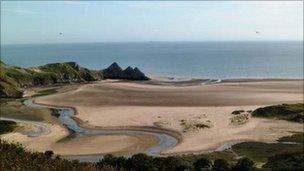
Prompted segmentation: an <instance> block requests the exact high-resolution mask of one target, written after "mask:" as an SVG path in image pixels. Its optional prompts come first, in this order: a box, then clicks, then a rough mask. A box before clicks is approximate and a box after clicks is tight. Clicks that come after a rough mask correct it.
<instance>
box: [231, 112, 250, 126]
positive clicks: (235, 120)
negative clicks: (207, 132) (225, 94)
mask: <svg viewBox="0 0 304 171" xmlns="http://www.w3.org/2000/svg"><path fill="white" fill-rule="evenodd" d="M249 119H250V114H249V113H243V112H241V113H239V114H234V116H233V117H232V118H230V124H231V125H242V124H245V123H247V122H248V121H249Z"/></svg>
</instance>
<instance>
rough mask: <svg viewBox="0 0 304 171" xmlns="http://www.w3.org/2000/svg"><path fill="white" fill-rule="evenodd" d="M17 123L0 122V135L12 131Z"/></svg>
mask: <svg viewBox="0 0 304 171" xmlns="http://www.w3.org/2000/svg"><path fill="white" fill-rule="evenodd" d="M16 127H17V123H16V122H14V121H7V120H0V135H1V134H5V133H9V132H12V131H14V129H15V128H16Z"/></svg>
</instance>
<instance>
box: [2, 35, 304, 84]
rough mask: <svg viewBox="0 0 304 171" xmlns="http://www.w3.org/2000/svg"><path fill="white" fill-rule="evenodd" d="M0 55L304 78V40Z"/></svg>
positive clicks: (73, 46) (87, 46) (34, 47)
mask: <svg viewBox="0 0 304 171" xmlns="http://www.w3.org/2000/svg"><path fill="white" fill-rule="evenodd" d="M1 60H2V61H3V62H5V63H7V64H9V65H14V66H19V67H34V66H39V65H44V64H47V63H56V62H67V61H75V62H77V63H79V64H80V65H81V66H83V67H87V68H90V69H96V70H100V69H104V68H106V67H107V66H109V65H110V64H111V63H113V62H117V63H118V64H119V65H120V66H121V67H122V68H126V67H127V66H132V67H138V68H139V69H140V70H141V71H143V72H144V73H146V74H147V75H154V76H171V77H179V78H202V79H229V78H300V79H303V41H263V42H262V41H261V42H109V43H70V44H68V43H65V44H26V45H25V44H23V45H1Z"/></svg>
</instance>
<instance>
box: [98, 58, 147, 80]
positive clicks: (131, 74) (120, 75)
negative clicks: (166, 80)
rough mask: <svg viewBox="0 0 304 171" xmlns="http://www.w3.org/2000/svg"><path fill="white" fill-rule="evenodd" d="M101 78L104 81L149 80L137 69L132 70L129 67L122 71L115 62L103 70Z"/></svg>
mask: <svg viewBox="0 0 304 171" xmlns="http://www.w3.org/2000/svg"><path fill="white" fill-rule="evenodd" d="M103 76H104V78H106V79H124V80H149V78H148V77H147V76H146V75H145V74H144V73H142V72H141V71H140V70H139V69H138V68H137V67H135V68H132V67H130V66H129V67H127V68H126V69H124V70H122V69H121V67H120V66H119V65H118V64H117V63H116V62H114V63H113V64H111V65H110V66H109V67H108V68H106V69H104V70H103Z"/></svg>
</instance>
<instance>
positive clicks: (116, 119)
mask: <svg viewBox="0 0 304 171" xmlns="http://www.w3.org/2000/svg"><path fill="white" fill-rule="evenodd" d="M261 82H262V83H263V84H262V85H261V84H260V83H261ZM294 83H296V84H295V85H297V86H298V84H300V85H303V80H290V79H289V80H284V79H283V80H282V79H279V80H278V79H276V80H256V79H254V80H253V79H246V80H242V81H238V80H237V79H234V80H233V81H232V82H229V81H228V82H227V81H226V82H225V80H223V82H221V83H217V84H210V85H198V86H192V85H190V86H182V87H178V86H177V87H176V86H167V85H165V86H163V85H153V84H149V83H147V82H146V81H143V82H141V83H140V82H138V81H125V80H103V81H98V82H94V83H90V84H81V85H79V86H78V88H76V89H72V90H69V91H63V92H57V93H55V94H52V95H48V96H40V97H37V98H35V103H37V104H43V105H45V106H49V107H54V106H55V107H68V108H71V109H73V110H74V112H75V115H74V116H73V119H74V120H75V122H77V124H78V125H80V126H82V127H85V128H89V129H95V130H99V129H104V130H121V129H124V130H129V131H142V130H144V131H151V132H155V133H165V134H169V135H170V136H173V137H175V138H176V139H177V140H178V143H177V145H176V146H174V147H172V148H170V149H168V150H165V151H162V152H161V153H160V155H162V156H169V155H183V154H201V153H209V152H211V151H216V149H218V148H219V147H221V146H223V145H225V144H227V143H229V142H235V141H245V140H248V141H258V142H269V140H266V139H265V138H264V139H265V140H262V139H260V137H259V134H261V133H263V132H264V131H263V130H265V131H266V128H267V127H268V126H264V124H266V125H269V126H270V127H273V126H278V125H281V126H279V127H281V129H283V128H284V129H283V130H285V129H286V128H288V127H289V125H296V124H293V123H289V122H287V121H277V120H265V119H257V118H253V119H251V121H250V122H249V124H245V125H241V126H237V127H235V128H234V127H231V126H225V127H223V128H222V126H221V122H222V121H220V120H223V121H224V120H227V119H228V118H229V117H231V116H230V115H228V114H229V113H231V112H232V111H233V110H239V109H245V110H249V109H250V110H251V109H255V108H257V107H259V106H265V105H267V104H276V103H282V102H283V101H282V102H281V101H280V99H285V101H284V103H285V102H286V103H288V101H289V103H294V102H300V101H301V100H300V99H303V96H299V94H298V93H299V92H302V91H303V89H298V88H293V87H294V86H295V85H294ZM264 84H265V85H264ZM265 86H266V87H265ZM234 87H235V88H234ZM269 87H270V88H274V90H271V91H270V89H269ZM242 89H244V90H242ZM109 90H110V93H109ZM219 90H220V91H219ZM196 91H198V93H199V95H200V96H199V97H200V98H199V99H201V100H203V101H202V102H200V103H199V105H194V106H193V105H191V102H192V100H191V99H193V98H194V99H193V100H195V101H194V102H195V103H197V102H198V101H197V100H198V99H197V98H195V97H196V96H197V95H195V93H196ZM231 91H236V93H234V95H235V96H231V93H232V92H231ZM105 92H107V93H105ZM128 92H131V93H132V94H126V95H125V93H128ZM183 92H185V93H183ZM206 92H207V93H211V94H210V95H211V96H210V97H216V96H219V97H222V96H223V95H222V93H221V92H223V93H227V95H225V96H223V97H224V98H221V99H223V102H225V103H226V102H229V101H231V100H232V101H233V99H231V98H236V97H242V95H241V94H240V95H238V94H237V92H240V93H246V98H247V97H248V98H257V97H259V96H256V97H251V96H250V94H248V93H255V92H257V93H258V94H261V95H263V96H261V98H262V97H263V100H264V101H265V98H264V96H265V95H266V94H267V93H268V94H269V93H270V94H269V97H270V98H271V99H274V100H275V101H273V100H271V99H270V101H269V102H267V101H265V102H261V104H255V103H254V101H251V103H250V104H251V105H248V104H246V103H244V100H243V101H242V103H241V101H240V102H238V103H237V105H231V103H230V104H226V105H224V104H220V105H217V104H216V103H218V102H217V101H218V100H215V101H214V102H216V103H215V104H213V101H212V99H208V97H205V95H204V93H206ZM99 93H100V94H99ZM151 93H160V96H159V95H157V96H156V95H155V96H156V97H158V98H156V99H157V100H156V99H154V98H152V99H151V101H147V99H148V100H149V98H150V96H149V95H150V94H151ZM164 93H165V94H164ZM168 93H170V94H168ZM201 93H203V94H201ZM218 93H221V94H219V95H217V94H218ZM265 93H266V94H265ZM273 93H275V94H273ZM137 94H138V95H140V96H138V95H137ZM162 94H164V96H163V95H162ZM171 94H172V95H171ZM258 94H257V95H258ZM281 94H282V95H281ZM95 95H96V97H95ZM98 95H100V96H98ZM117 95H119V96H117ZM133 95H136V96H135V97H136V99H134V98H131V99H134V100H136V101H135V102H136V105H135V104H129V105H128V104H125V103H121V102H124V99H126V98H121V97H120V96H122V97H128V98H129V99H130V96H131V97H132V96H133ZM147 95H148V96H147ZM177 95H178V96H177ZM180 95H183V96H180ZM207 95H208V94H207ZM214 95H215V96H214ZM116 96H117V98H116ZM141 96H143V100H140V99H141V98H142V97H141ZM171 96H172V98H171ZM267 96H268V95H267ZM267 96H266V97H267ZM285 96H286V97H285ZM100 97H102V98H100ZM108 97H111V98H109V99H108V100H110V101H101V102H99V100H102V99H104V98H108ZM147 97H148V98H147ZM151 97H154V95H153V96H151ZM167 97H170V98H169V99H170V101H164V102H162V99H163V98H167ZM226 97H229V98H228V99H230V100H229V101H227V99H225V98H226ZM276 97H278V98H276ZM284 97H285V98H284ZM113 98H115V101H113V102H112V101H111V100H112V99H113ZM137 98H138V101H139V102H140V103H138V102H137ZM205 98H206V99H208V100H207V101H206V102H208V103H207V105H206V106H205V105H203V104H204V99H205ZM259 98H260V97H259ZM73 99H75V100H73ZM266 99H267V98H266ZM293 99H294V100H293ZM37 100H38V102H37ZM178 100H182V101H181V102H183V105H179V104H181V102H178ZM184 100H186V101H188V102H189V103H188V102H187V103H184ZM257 100H258V99H257ZM120 101H121V102H120ZM158 101H159V102H162V103H164V104H162V105H159V104H160V103H158ZM186 101H185V102H186ZM258 101H259V100H258ZM104 102H107V103H106V105H103V103H104ZM155 102H157V103H155ZM177 102H178V103H177ZM210 102H212V103H210ZM245 102H246V101H245ZM248 102H249V101H248ZM54 103H55V105H53V104H54ZM150 103H151V104H150ZM167 103H168V104H167ZM100 104H101V105H100ZM110 104H111V105H110ZM147 104H148V105H147ZM85 113H87V114H85ZM118 113H120V115H117V114H118ZM201 113H207V118H206V119H210V120H211V121H212V122H213V123H215V127H214V128H210V129H206V130H202V131H199V132H197V133H196V132H194V133H190V134H189V133H183V132H182V130H181V128H180V125H179V124H178V123H179V120H182V119H183V118H187V119H191V118H196V117H198V116H200V115H201ZM221 113H222V114H223V115H220V114H221ZM112 115H113V116H112ZM145 117H147V118H145ZM94 118H95V119H94ZM132 118H133V119H132ZM170 118H172V119H173V120H172V119H170ZM218 119H220V120H218ZM161 120H164V121H166V120H169V123H170V124H169V125H164V127H163V126H161V127H159V125H156V122H157V121H161ZM171 122H172V123H171ZM176 122H177V123H176ZM217 122H219V123H217ZM172 124H173V125H172ZM224 125H225V124H224ZM271 125H273V126H271ZM261 126H262V127H261ZM255 127H258V128H259V129H262V130H261V133H259V131H255V132H254V133H252V134H253V135H252V136H253V137H251V138H248V137H247V138H246V136H243V135H241V134H243V133H245V132H248V131H249V130H251V129H254V128H255ZM264 127H265V128H264ZM298 127H299V125H298V126H296V127H294V128H293V129H292V130H297V129H298ZM218 129H219V130H221V129H224V130H225V131H228V132H229V131H232V134H231V135H230V133H228V134H227V135H225V136H224V135H223V136H224V137H226V138H224V139H223V140H220V141H219V142H216V141H214V140H216V139H217V137H218V138H220V137H221V136H220V135H221V134H219V133H216V132H217V130H218ZM235 131H237V132H238V131H239V133H237V132H235ZM287 131H288V130H287ZM287 131H285V132H284V133H283V132H282V133H280V134H276V133H275V132H274V133H275V135H272V136H270V137H268V138H267V139H271V140H273V139H275V137H279V136H280V135H289V134H290V133H288V132H287ZM268 132H269V131H268ZM240 133H241V134H240ZM269 133H271V131H270V132H269ZM192 134H193V135H192ZM246 134H248V133H246ZM255 134H256V135H255ZM265 134H267V133H265ZM213 135H217V136H216V137H215V139H214V140H211V139H210V140H208V137H209V138H210V137H212V136H213ZM233 136H236V137H235V138H233ZM196 137H197V138H196ZM204 137H205V139H204ZM229 137H230V138H229ZM202 138H203V139H202ZM206 138H207V139H206ZM227 138H228V139H227ZM231 138H232V139H231ZM225 139H226V140H225ZM208 141H209V142H208ZM213 141H214V143H213ZM191 142H192V143H194V142H195V144H192V143H191ZM198 142H200V143H198ZM205 143H207V144H205ZM187 144H192V145H193V146H188V145H187ZM210 144H212V145H211V146H210ZM108 145H110V144H108ZM110 146H111V145H110ZM202 147H204V148H202ZM188 149H193V150H188ZM108 153H109V152H105V153H104V154H108ZM112 153H113V154H115V153H116V152H114V151H113V152H112ZM97 154H99V155H100V154H101V153H97ZM97 154H96V155H97ZM84 155H86V154H84ZM88 155H95V154H92V153H90V154H88ZM76 156H78V154H76ZM82 156H83V155H82Z"/></svg>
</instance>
